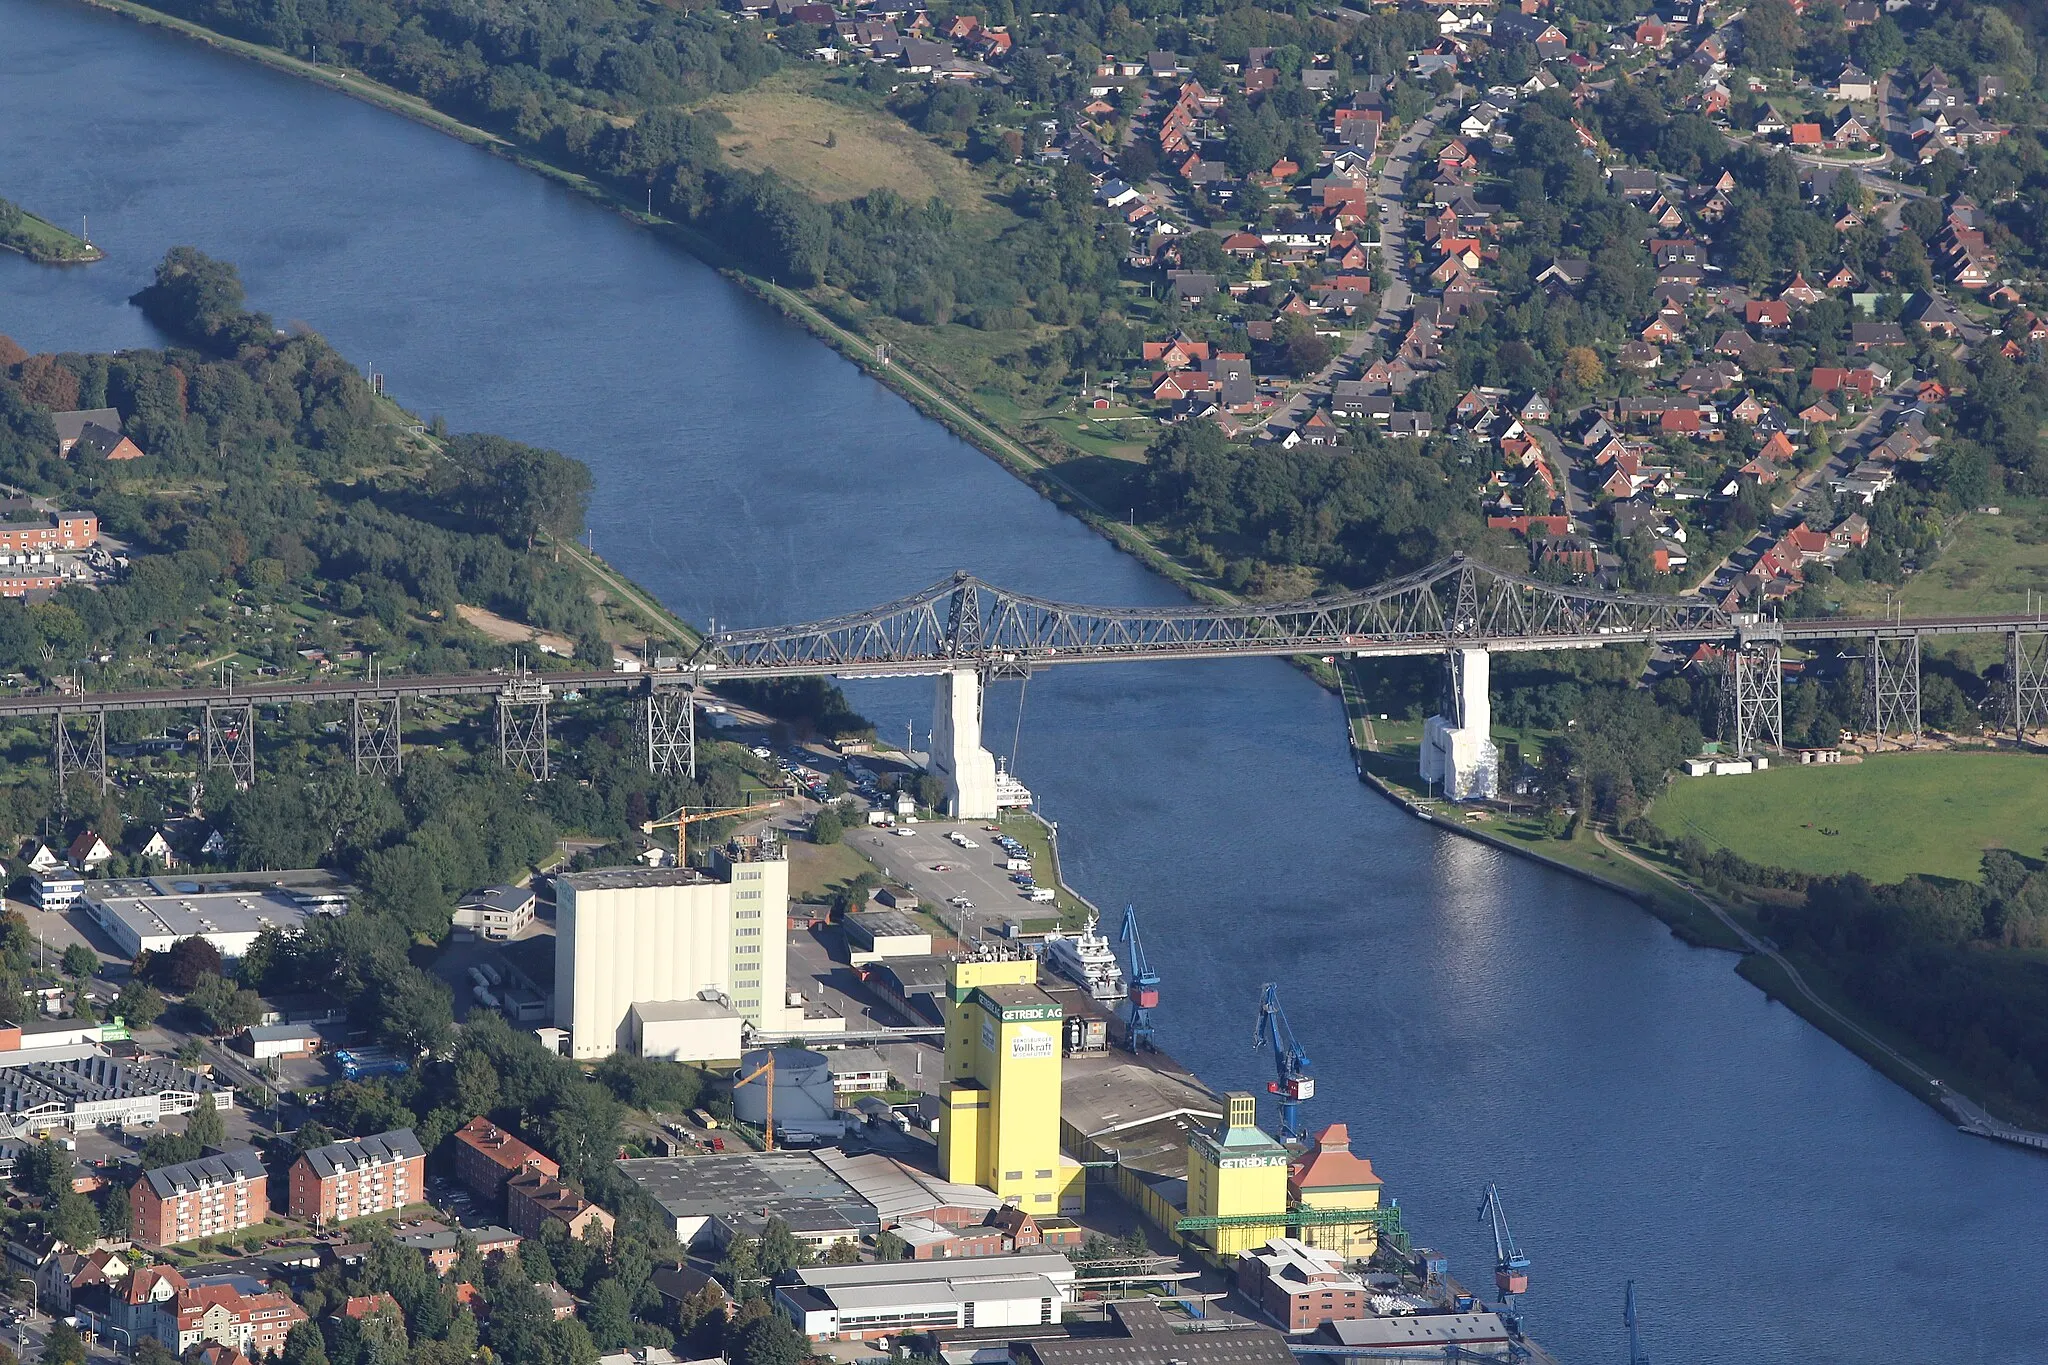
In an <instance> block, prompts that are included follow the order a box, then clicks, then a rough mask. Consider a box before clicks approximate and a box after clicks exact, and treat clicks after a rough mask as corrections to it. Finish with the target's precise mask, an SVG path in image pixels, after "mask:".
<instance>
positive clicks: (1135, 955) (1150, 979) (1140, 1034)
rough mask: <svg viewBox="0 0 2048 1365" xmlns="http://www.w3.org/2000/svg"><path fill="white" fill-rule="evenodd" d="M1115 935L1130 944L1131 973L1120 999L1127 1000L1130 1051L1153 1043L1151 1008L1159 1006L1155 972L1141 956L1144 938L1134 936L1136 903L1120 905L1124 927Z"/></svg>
mask: <svg viewBox="0 0 2048 1365" xmlns="http://www.w3.org/2000/svg"><path fill="white" fill-rule="evenodd" d="M1117 939H1118V941H1119V942H1122V943H1127V944H1129V945H1130V957H1131V973H1130V979H1129V982H1128V984H1127V985H1126V986H1125V988H1124V999H1126V1000H1128V1001H1129V1002H1130V1004H1131V1017H1130V1044H1131V1051H1133V1052H1139V1051H1143V1050H1145V1049H1148V1048H1151V1047H1152V1046H1153V1043H1152V1011H1153V1010H1155V1009H1157V1008H1158V1007H1159V973H1158V972H1155V971H1153V970H1152V961H1151V959H1150V958H1148V957H1146V956H1145V940H1144V939H1142V938H1140V937H1139V936H1138V911H1137V907H1135V906H1131V905H1126V906H1125V907H1124V928H1123V932H1122V933H1121V934H1119V935H1117Z"/></svg>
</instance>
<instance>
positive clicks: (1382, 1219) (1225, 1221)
mask: <svg viewBox="0 0 2048 1365" xmlns="http://www.w3.org/2000/svg"><path fill="white" fill-rule="evenodd" d="M1367 1223H1370V1224H1371V1225H1372V1226H1373V1227H1374V1228H1375V1229H1376V1230H1377V1231H1378V1232H1379V1235H1380V1241H1381V1242H1383V1243H1386V1244H1387V1245H1389V1246H1392V1247H1393V1248H1394V1249H1395V1250H1397V1251H1399V1252H1401V1253H1402V1254H1404V1255H1405V1254H1407V1253H1408V1252H1409V1251H1411V1250H1413V1247H1412V1245H1411V1244H1410V1243H1409V1240H1408V1229H1407V1228H1406V1227H1405V1226H1404V1225H1403V1224H1402V1222H1401V1206H1400V1205H1399V1204H1389V1205H1387V1206H1386V1207H1384V1208H1377V1209H1300V1208H1296V1209H1289V1210H1287V1211H1286V1212H1285V1213H1232V1214H1220V1215H1212V1216H1209V1217H1205V1218H1182V1219H1180V1220H1179V1221H1178V1222H1176V1223H1175V1224H1174V1225H1173V1226H1174V1231H1175V1232H1176V1233H1189V1232H1208V1231H1210V1230H1212V1229H1215V1228H1259V1227H1284V1228H1286V1229H1288V1230H1289V1231H1290V1232H1291V1231H1293V1230H1295V1229H1297V1228H1355V1227H1359V1226H1362V1225H1364V1224H1367Z"/></svg>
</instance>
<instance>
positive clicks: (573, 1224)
mask: <svg viewBox="0 0 2048 1365" xmlns="http://www.w3.org/2000/svg"><path fill="white" fill-rule="evenodd" d="M505 1214H506V1217H505V1221H506V1222H508V1223H510V1224H511V1225H512V1231H514V1232H516V1233H518V1234H519V1235H520V1236H521V1237H538V1236H540V1230H541V1229H542V1228H543V1227H545V1226H547V1221H548V1220H549V1219H550V1218H552V1219H554V1220H555V1221H556V1222H558V1223H560V1224H561V1225H562V1226H563V1227H564V1228H565V1229H567V1230H568V1233H569V1235H570V1236H571V1237H579V1238H587V1237H589V1236H590V1230H591V1229H592V1228H593V1227H595V1228H598V1229H599V1230H601V1231H602V1232H603V1233H604V1234H605V1235H606V1236H610V1235H611V1231H612V1225H613V1221H614V1220H613V1218H612V1216H611V1215H610V1214H609V1213H606V1212H605V1211H604V1210H603V1209H601V1208H599V1207H598V1206H597V1205H595V1204H593V1203H591V1202H590V1201H589V1200H588V1199H585V1198H584V1197H583V1196H582V1195H580V1194H578V1193H576V1191H574V1190H572V1189H570V1188H569V1187H568V1186H567V1185H564V1184H562V1183H561V1182H560V1181H558V1180H554V1179H551V1178H550V1177H548V1176H545V1175H542V1174H541V1173H540V1171H539V1170H538V1169H535V1168H528V1169H526V1170H523V1171H521V1172H519V1174H517V1175H515V1176H513V1177H512V1178H511V1179H510V1180H508V1181H506V1182H505Z"/></svg>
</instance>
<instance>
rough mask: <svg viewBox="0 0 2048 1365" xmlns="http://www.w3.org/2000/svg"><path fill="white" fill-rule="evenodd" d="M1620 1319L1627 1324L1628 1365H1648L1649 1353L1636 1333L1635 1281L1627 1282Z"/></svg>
mask: <svg viewBox="0 0 2048 1365" xmlns="http://www.w3.org/2000/svg"><path fill="white" fill-rule="evenodd" d="M1621 1320H1622V1321H1623V1322H1625V1323H1627V1324H1628V1365H1650V1354H1649V1352H1647V1351H1645V1350H1644V1349H1643V1341H1642V1338H1641V1337H1639V1336H1637V1335H1636V1282H1635V1281H1634V1280H1630V1281H1629V1282H1628V1293H1627V1294H1626V1295H1625V1296H1624V1297H1623V1299H1622V1309H1621Z"/></svg>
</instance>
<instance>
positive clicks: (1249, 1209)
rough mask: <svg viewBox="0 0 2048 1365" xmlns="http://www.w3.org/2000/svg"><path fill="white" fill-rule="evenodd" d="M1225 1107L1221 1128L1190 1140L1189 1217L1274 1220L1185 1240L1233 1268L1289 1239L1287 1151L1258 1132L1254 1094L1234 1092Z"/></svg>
mask: <svg viewBox="0 0 2048 1365" xmlns="http://www.w3.org/2000/svg"><path fill="white" fill-rule="evenodd" d="M1224 1108H1225V1113H1224V1118H1223V1122H1222V1124H1221V1125H1220V1126H1218V1127H1216V1128H1213V1129H1210V1130H1209V1131H1207V1132H1199V1133H1195V1134H1193V1135H1192V1136H1190V1137H1189V1139H1188V1208H1187V1211H1188V1216H1189V1217H1191V1218H1235V1217H1241V1216H1244V1215H1248V1214H1264V1213H1270V1214H1272V1215H1273V1221H1272V1222H1271V1223H1256V1224H1250V1225H1247V1226H1240V1227H1223V1228H1206V1229H1199V1230H1193V1231H1190V1232H1188V1233H1186V1234H1184V1235H1183V1236H1182V1238H1181V1240H1182V1241H1183V1242H1185V1243H1186V1244H1187V1245H1188V1246H1190V1247H1192V1248H1195V1249H1197V1250H1200V1251H1202V1252H1203V1253H1204V1254H1205V1255H1208V1256H1210V1257H1212V1258H1214V1259H1216V1260H1218V1261H1220V1262H1222V1263H1224V1264H1226V1265H1228V1264H1231V1263H1234V1262H1235V1261H1236V1259H1237V1253H1238V1252H1240V1251H1243V1250H1245V1249H1247V1248H1249V1247H1255V1246H1259V1245H1262V1244H1263V1243H1264V1242H1266V1241H1267V1239H1269V1238H1273V1237H1280V1236H1284V1235H1285V1234H1286V1231H1287V1158H1288V1151H1287V1149H1286V1148H1285V1147H1283V1146H1281V1145H1280V1144H1279V1143H1278V1142H1275V1141H1274V1140H1273V1139H1272V1138H1271V1137H1269V1136H1267V1134H1266V1132H1265V1130H1264V1129H1262V1128H1260V1127H1259V1102H1258V1100H1257V1099H1256V1098H1255V1097H1253V1096H1252V1095H1251V1094H1250V1093H1249V1092H1247V1091H1243V1090H1233V1091H1231V1092H1230V1093H1229V1094H1228V1095H1226V1096H1225V1097H1224Z"/></svg>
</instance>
